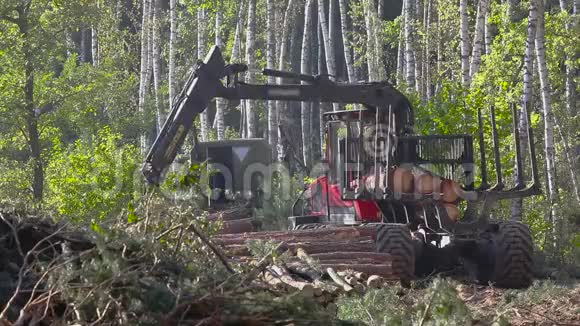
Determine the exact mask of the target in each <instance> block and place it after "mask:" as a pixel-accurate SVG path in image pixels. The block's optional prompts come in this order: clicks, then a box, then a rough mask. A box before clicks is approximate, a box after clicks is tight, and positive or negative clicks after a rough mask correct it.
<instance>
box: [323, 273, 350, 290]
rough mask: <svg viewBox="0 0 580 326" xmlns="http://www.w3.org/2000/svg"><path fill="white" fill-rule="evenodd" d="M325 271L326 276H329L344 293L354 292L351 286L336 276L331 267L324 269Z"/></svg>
mask: <svg viewBox="0 0 580 326" xmlns="http://www.w3.org/2000/svg"><path fill="white" fill-rule="evenodd" d="M325 270H326V273H328V276H330V278H331V279H332V280H333V281H334V283H336V284H337V285H338V286H340V287H342V288H343V289H344V291H345V292H347V293H348V292H351V291H353V290H354V288H353V287H352V286H350V285H349V284H348V283H346V282H345V281H344V280H343V279H342V278H341V277H340V276H338V274H336V271H335V270H334V269H333V268H332V267H326V268H325Z"/></svg>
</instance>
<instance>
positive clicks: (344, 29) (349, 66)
mask: <svg viewBox="0 0 580 326" xmlns="http://www.w3.org/2000/svg"><path fill="white" fill-rule="evenodd" d="M345 2H346V0H338V7H339V10H340V31H341V34H342V43H343V45H344V46H343V48H344V62H345V64H346V73H347V74H348V76H347V77H348V81H349V82H351V83H354V82H356V76H355V74H354V62H353V59H352V53H351V52H350V47H351V42H350V36H349V32H348V31H349V28H348V25H347V24H348V20H347V17H348V16H347V15H348V13H347V11H346V10H347V8H346V3H345Z"/></svg>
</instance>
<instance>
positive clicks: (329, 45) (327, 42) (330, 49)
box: [318, 0, 339, 111]
mask: <svg viewBox="0 0 580 326" xmlns="http://www.w3.org/2000/svg"><path fill="white" fill-rule="evenodd" d="M318 21H319V22H320V25H321V26H322V37H323V42H324V54H325V56H326V70H327V71H328V74H329V75H331V76H334V78H336V60H335V58H336V55H335V53H334V39H333V38H332V37H330V33H329V31H328V23H327V21H326V11H325V9H324V1H322V0H320V1H318ZM332 107H333V109H334V110H335V111H336V110H338V109H339V105H338V103H333V104H332Z"/></svg>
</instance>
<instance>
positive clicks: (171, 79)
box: [168, 0, 177, 108]
mask: <svg viewBox="0 0 580 326" xmlns="http://www.w3.org/2000/svg"><path fill="white" fill-rule="evenodd" d="M176 4H177V0H169V76H168V84H169V107H170V108H173V97H174V96H175V43H176V42H177V13H176V8H175V6H176Z"/></svg>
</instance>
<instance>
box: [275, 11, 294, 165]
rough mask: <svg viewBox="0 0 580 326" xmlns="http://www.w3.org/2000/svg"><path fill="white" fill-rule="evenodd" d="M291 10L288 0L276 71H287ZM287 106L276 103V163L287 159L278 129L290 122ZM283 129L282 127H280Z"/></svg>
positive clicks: (287, 145)
mask: <svg viewBox="0 0 580 326" xmlns="http://www.w3.org/2000/svg"><path fill="white" fill-rule="evenodd" d="M293 10H294V0H288V5H287V6H286V11H285V12H284V22H283V23H282V38H281V42H280V43H281V44H280V59H279V60H278V69H279V70H287V68H288V63H289V57H290V55H289V54H290V51H288V43H289V40H288V39H289V34H290V24H291V23H292V20H293V16H294V15H293ZM282 83H283V79H282V78H278V84H282ZM287 104H288V103H286V102H285V101H277V102H276V111H277V113H276V115H277V116H278V121H277V131H278V144H277V150H278V161H280V162H283V161H286V160H287V158H288V157H289V152H290V148H289V144H288V142H287V140H285V139H284V138H283V137H282V136H283V135H282V133H283V131H282V130H281V129H280V128H281V127H280V126H281V125H282V123H281V122H282V121H284V122H287V121H289V120H290V117H289V115H288V110H287ZM282 128H283V127H282Z"/></svg>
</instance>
